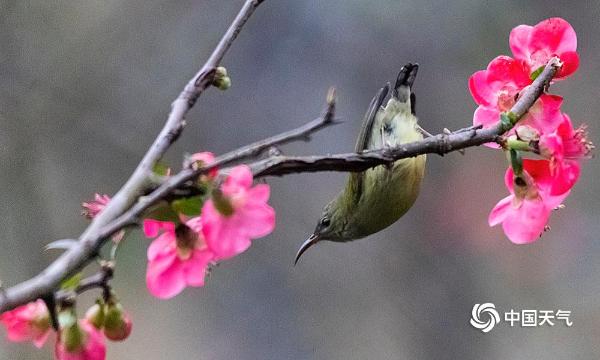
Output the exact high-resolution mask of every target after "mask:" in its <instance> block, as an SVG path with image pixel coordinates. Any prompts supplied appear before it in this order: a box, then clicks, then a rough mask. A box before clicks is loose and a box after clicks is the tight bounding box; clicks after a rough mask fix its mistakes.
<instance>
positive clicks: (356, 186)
mask: <svg viewBox="0 0 600 360" xmlns="http://www.w3.org/2000/svg"><path fill="white" fill-rule="evenodd" d="M389 90H390V84H389V83H388V84H386V85H385V86H384V87H382V88H381V89H379V91H378V92H377V94H375V97H373V100H371V103H370V104H369V108H368V109H367V113H366V114H365V118H364V120H363V124H362V128H361V130H360V134H359V135H358V139H357V140H356V146H355V147H354V151H356V152H362V151H364V150H366V149H367V147H368V145H369V141H370V140H371V135H372V134H373V123H374V122H375V116H376V115H377V112H378V111H379V109H380V108H381V105H382V104H383V100H384V99H385V97H386V96H387V94H388V91H389ZM364 176H365V173H364V172H358V173H351V174H350V178H349V180H348V185H349V187H350V190H351V194H354V195H355V198H354V200H355V201H358V200H359V199H360V196H361V195H362V185H363V184H362V183H363V179H364Z"/></svg>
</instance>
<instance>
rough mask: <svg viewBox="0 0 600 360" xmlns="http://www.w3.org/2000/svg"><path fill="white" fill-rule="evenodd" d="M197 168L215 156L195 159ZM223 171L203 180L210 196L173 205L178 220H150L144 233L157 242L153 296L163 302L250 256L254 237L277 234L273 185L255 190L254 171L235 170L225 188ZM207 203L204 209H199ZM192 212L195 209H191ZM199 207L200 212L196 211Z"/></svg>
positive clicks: (152, 258) (152, 250)
mask: <svg viewBox="0 0 600 360" xmlns="http://www.w3.org/2000/svg"><path fill="white" fill-rule="evenodd" d="M191 160H193V161H194V163H193V164H192V166H199V165H198V164H200V165H205V164H209V163H210V162H212V161H213V157H212V154H210V153H199V154H194V155H192V157H191ZM216 178H217V170H216V169H213V170H211V171H210V172H209V173H208V174H207V175H205V176H203V177H201V179H200V182H201V186H202V187H203V188H204V189H206V192H207V193H210V196H209V197H207V198H206V199H202V198H198V197H195V198H191V199H189V200H188V201H187V202H186V203H184V204H182V203H177V204H172V205H175V206H173V208H174V209H176V210H180V211H178V212H177V217H178V219H173V220H169V221H164V220H157V219H152V218H148V219H146V220H144V234H145V235H146V236H147V237H149V238H155V239H154V240H153V241H152V243H151V244H150V246H149V247H148V267H147V272H146V283H147V285H148V289H149V291H150V293H152V294H153V295H154V296H156V297H158V298H162V299H168V298H171V297H173V296H176V295H177V294H179V293H180V292H181V291H182V290H183V289H184V288H185V287H187V286H196V287H198V286H203V285H204V278H205V275H206V273H207V269H208V267H209V266H210V265H211V264H213V263H216V262H218V261H221V260H226V259H229V258H231V257H234V256H236V255H238V254H240V253H242V252H244V251H245V250H246V249H248V247H250V244H251V239H256V238H259V237H262V236H265V235H268V234H269V233H271V232H272V231H273V229H274V227H275V211H274V210H273V208H271V207H270V206H269V205H268V204H267V201H268V199H269V186H268V185H266V184H258V185H255V186H253V185H252V182H253V178H252V173H251V171H250V169H249V168H248V167H247V166H245V165H239V166H236V167H234V168H233V169H231V172H230V173H229V174H228V175H227V177H226V178H225V180H224V181H223V183H222V184H221V185H220V186H217V184H216ZM199 204H201V205H202V206H199ZM186 209H190V210H191V211H185V210H186ZM193 209H200V211H194V210H193Z"/></svg>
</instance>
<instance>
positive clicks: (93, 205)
mask: <svg viewBox="0 0 600 360" xmlns="http://www.w3.org/2000/svg"><path fill="white" fill-rule="evenodd" d="M109 202H110V196H108V195H106V194H103V195H100V194H94V200H92V201H90V202H84V203H83V204H81V206H82V207H83V210H82V211H81V215H83V216H85V217H86V218H88V219H93V218H95V217H96V215H98V214H99V213H100V211H102V210H104V208H105V207H106V205H108V203H109Z"/></svg>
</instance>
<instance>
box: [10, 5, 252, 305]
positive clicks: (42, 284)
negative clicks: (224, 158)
mask: <svg viewBox="0 0 600 360" xmlns="http://www.w3.org/2000/svg"><path fill="white" fill-rule="evenodd" d="M262 2H264V0H246V2H245V3H244V5H243V7H242V9H241V10H240V12H239V13H238V15H237V16H236V18H235V19H234V20H233V22H232V23H231V25H230V26H229V29H228V30H227V32H226V33H225V35H223V37H222V38H221V41H220V42H219V44H218V45H217V47H216V48H215V50H214V51H213V53H212V54H211V55H210V57H209V58H208V60H207V61H206V63H205V64H204V66H202V68H201V69H200V71H198V73H197V74H196V75H195V76H194V77H193V78H192V79H191V80H190V81H189V82H188V83H187V85H186V86H185V87H184V89H183V91H182V92H181V93H180V94H179V96H178V97H177V99H176V100H175V101H174V102H173V104H172V106H171V112H170V113H169V116H168V118H167V121H166V123H165V125H164V127H163V129H162V130H161V132H160V133H159V134H158V136H157V137H156V140H154V143H153V144H152V145H151V146H150V148H149V149H148V151H147V152H146V154H145V155H144V157H143V158H142V160H141V162H140V163H139V165H138V166H137V168H136V169H135V171H134V172H133V174H132V175H131V176H130V178H129V179H128V180H127V182H126V183H125V184H124V185H123V187H122V188H121V189H120V190H119V191H118V192H117V193H116V194H115V196H114V197H113V198H112V200H111V201H110V203H109V204H108V206H107V207H106V208H105V209H104V210H103V211H102V212H101V213H100V214H99V215H98V216H97V217H96V218H95V219H94V221H93V222H92V223H91V224H90V226H88V228H87V229H86V230H85V231H84V232H83V234H82V235H81V236H80V237H79V242H78V243H77V244H76V245H75V246H73V247H71V248H70V249H69V250H67V251H66V252H65V253H63V254H62V255H61V256H60V257H59V258H58V259H56V260H55V261H54V262H53V263H52V264H50V266H48V267H47V268H46V269H45V270H44V271H43V272H41V273H40V274H39V275H37V276H35V277H33V278H32V279H30V280H27V281H25V282H23V283H21V284H19V285H17V286H14V287H12V288H10V289H6V290H3V291H0V313H2V312H4V311H6V310H9V309H12V308H14V307H16V306H18V305H21V304H25V303H27V302H30V301H33V300H35V299H37V298H41V297H44V296H47V295H48V294H50V293H52V292H53V291H54V290H55V289H56V287H57V286H58V284H59V283H60V282H61V281H62V280H63V279H64V278H66V277H68V276H70V275H73V274H74V273H76V272H77V271H78V270H80V269H81V268H82V267H83V266H85V265H86V264H87V262H88V261H89V259H92V258H94V257H95V255H96V254H97V252H98V249H99V248H100V246H101V245H102V242H101V241H98V233H99V231H100V230H101V229H102V227H104V226H106V225H107V224H109V223H110V222H111V221H113V219H115V218H116V217H117V216H119V215H121V214H122V213H123V212H124V211H125V210H127V209H128V208H130V207H131V206H132V205H133V204H134V203H136V201H137V200H138V199H139V197H140V196H141V195H143V193H144V192H145V191H146V189H147V187H148V186H149V181H148V177H149V175H150V173H151V171H152V168H153V167H154V165H155V164H156V162H157V161H158V160H160V159H161V158H162V156H163V155H164V154H165V152H166V151H167V149H168V148H169V147H170V146H171V144H172V143H173V142H174V141H175V140H177V138H178V137H179V135H180V134H181V131H182V130H183V127H184V126H185V120H184V119H185V115H186V114H187V113H188V111H189V110H190V109H191V108H192V107H193V106H194V104H195V103H196V101H197V100H198V97H200V95H201V94H202V93H203V92H204V90H206V88H208V87H209V86H210V85H211V83H212V81H213V76H214V73H215V69H216V67H217V66H218V65H219V63H220V62H221V60H222V59H223V57H224V56H225V53H226V52H227V50H229V48H230V47H231V45H232V43H233V42H234V41H235V39H236V38H237V36H238V34H239V32H240V31H241V29H242V27H243V26H244V24H246V22H247V21H248V19H249V18H250V16H251V15H252V14H253V13H254V10H256V8H257V7H258V6H259V5H260V4H261V3H262Z"/></svg>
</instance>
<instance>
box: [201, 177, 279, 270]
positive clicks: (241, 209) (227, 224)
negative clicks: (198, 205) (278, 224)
mask: <svg viewBox="0 0 600 360" xmlns="http://www.w3.org/2000/svg"><path fill="white" fill-rule="evenodd" d="M221 192H222V197H223V198H222V199H217V198H213V199H209V200H208V201H206V202H205V203H204V206H203V208H202V220H201V221H202V227H203V231H204V235H205V238H206V243H207V244H208V246H209V247H210V248H211V249H212V250H213V251H214V252H215V254H216V255H217V257H218V258H219V259H227V258H230V257H233V256H235V255H237V254H240V253H242V252H244V251H245V250H246V249H248V247H250V240H251V239H256V238H259V237H262V236H266V235H268V234H269V233H271V232H272V231H273V229H274V228H275V211H274V210H273V208H271V207H270V206H269V205H268V204H267V201H268V199H269V185H267V184H259V185H255V186H252V172H251V171H250V168H248V167H247V166H246V165H239V166H236V167H235V168H233V169H232V170H231V173H230V174H229V176H228V177H227V179H226V180H225V182H224V183H223V185H222V186H221ZM219 202H221V203H225V205H226V206H225V207H228V208H229V209H228V210H227V211H224V210H223V209H221V208H219V206H220V205H219ZM218 208H219V209H218Z"/></svg>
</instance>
